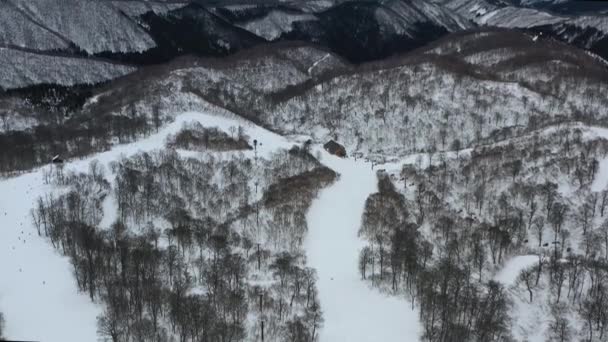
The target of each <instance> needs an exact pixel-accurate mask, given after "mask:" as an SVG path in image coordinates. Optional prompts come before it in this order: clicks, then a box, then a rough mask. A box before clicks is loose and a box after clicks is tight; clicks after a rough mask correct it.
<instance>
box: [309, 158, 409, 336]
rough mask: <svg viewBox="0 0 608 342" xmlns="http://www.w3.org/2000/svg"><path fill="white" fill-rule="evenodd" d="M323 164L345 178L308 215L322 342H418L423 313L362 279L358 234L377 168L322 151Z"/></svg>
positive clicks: (373, 187)
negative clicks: (321, 317) (320, 316)
mask: <svg viewBox="0 0 608 342" xmlns="http://www.w3.org/2000/svg"><path fill="white" fill-rule="evenodd" d="M321 162H322V163H323V164H325V165H326V166H328V167H329V168H331V169H333V170H334V171H336V172H338V173H339V174H340V178H339V179H338V180H337V181H336V183H334V184H332V185H331V186H329V187H328V188H326V189H323V190H322V191H321V192H320V194H319V197H318V198H317V199H316V200H315V201H314V202H313V204H312V206H311V208H310V210H309V212H308V215H307V222H308V235H307V239H306V251H307V258H308V265H309V266H310V267H314V268H315V269H316V270H317V275H318V281H317V287H318V290H319V300H320V303H321V309H322V310H323V318H324V319H325V322H324V324H323V328H322V329H321V331H320V332H319V333H320V335H319V341H320V342H392V341H401V342H405V341H408V342H409V341H418V339H419V332H420V323H419V319H418V311H417V310H416V309H414V310H412V308H411V303H409V302H408V301H407V300H405V299H403V298H398V297H395V296H387V295H384V294H382V293H380V292H379V291H378V290H376V289H372V288H370V287H369V286H368V285H367V283H366V282H364V281H363V280H362V279H361V276H360V274H359V271H358V267H357V263H358V259H359V251H360V250H361V248H363V246H364V241H362V240H361V239H359V237H358V236H357V232H358V231H359V227H360V225H361V218H362V215H363V209H364V207H365V200H366V199H367V197H368V196H369V195H370V194H372V193H374V192H376V191H377V179H376V175H375V171H373V170H371V164H369V163H366V162H363V161H357V162H355V161H354V160H352V159H341V158H338V157H334V156H332V155H330V154H328V153H325V152H324V151H322V159H321Z"/></svg>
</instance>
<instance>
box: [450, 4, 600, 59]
mask: <svg viewBox="0 0 608 342" xmlns="http://www.w3.org/2000/svg"><path fill="white" fill-rule="evenodd" d="M440 2H441V4H442V5H444V6H446V7H448V8H450V9H452V10H454V11H455V12H456V13H459V14H461V15H463V16H464V17H466V18H469V19H471V20H473V21H474V22H476V23H477V24H478V25H480V26H495V27H505V28H518V29H526V30H530V31H531V32H534V33H536V34H544V35H545V36H547V37H552V38H555V39H558V40H560V41H563V42H566V43H568V44H572V45H574V46H577V47H581V48H584V49H587V50H590V51H592V52H594V53H596V54H598V55H600V56H602V57H603V58H605V59H607V58H608V14H607V13H608V12H606V10H607V9H608V7H600V8H599V9H597V8H595V7H594V10H593V11H591V10H589V11H583V10H581V11H580V12H579V11H576V10H574V9H571V10H570V9H567V7H566V8H563V9H562V10H561V11H554V10H552V7H551V6H549V5H548V4H546V3H545V2H542V1H541V2H521V3H518V4H514V3H512V2H507V1H486V0H475V1H462V0H447V1H440ZM560 5H565V3H560ZM599 6H602V5H601V4H598V7H599ZM602 9H603V10H602Z"/></svg>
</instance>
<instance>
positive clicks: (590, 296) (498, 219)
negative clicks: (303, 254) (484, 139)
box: [359, 125, 608, 341]
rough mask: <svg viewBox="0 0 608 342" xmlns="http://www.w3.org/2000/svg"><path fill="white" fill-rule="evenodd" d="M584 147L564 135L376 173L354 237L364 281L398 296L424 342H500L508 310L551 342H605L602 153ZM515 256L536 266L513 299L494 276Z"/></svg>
mask: <svg viewBox="0 0 608 342" xmlns="http://www.w3.org/2000/svg"><path fill="white" fill-rule="evenodd" d="M588 137H589V135H588V134H587V133H585V132H583V131H581V130H580V129H578V128H575V127H574V128H571V127H568V126H567V125H566V126H565V127H564V128H563V129H559V130H556V131H550V132H548V133H541V134H534V135H531V136H529V137H523V138H520V139H514V140H512V141H511V142H509V143H503V144H496V145H488V146H485V147H479V148H475V149H473V150H472V151H471V152H470V153H467V154H465V155H459V154H457V153H455V152H451V154H449V155H448V154H445V153H437V154H435V155H431V154H428V157H427V160H423V159H421V158H419V159H418V160H417V161H416V162H415V163H414V164H413V165H405V166H404V168H403V169H402V171H401V173H398V174H393V175H388V174H385V173H379V174H378V175H379V183H378V188H379V191H378V193H376V194H373V195H371V196H370V197H369V198H368V200H367V203H366V209H365V214H364V218H363V223H362V226H361V229H360V235H361V236H362V237H363V238H364V239H365V240H366V241H367V242H368V245H367V247H365V248H364V249H363V250H362V251H361V254H360V263H359V265H360V271H361V276H362V278H363V279H367V280H368V281H370V282H371V283H372V284H373V285H374V286H376V287H379V288H381V289H383V290H384V291H387V292H389V293H402V292H405V293H406V294H407V296H408V297H410V298H411V301H412V303H413V305H415V306H416V307H417V309H418V310H419V311H420V317H421V321H422V324H423V327H424V329H423V330H424V333H423V339H424V340H425V341H509V340H510V339H511V338H512V337H513V336H512V335H511V334H512V333H513V329H512V324H515V323H517V322H513V321H514V320H517V319H519V318H518V317H517V316H515V317H514V316H512V315H513V312H514V311H513V309H514V306H515V303H514V301H521V302H522V303H527V304H525V305H531V306H532V309H530V310H534V309H533V308H534V307H542V308H543V310H546V311H547V312H550V313H551V317H552V318H551V319H552V320H551V322H550V323H549V324H548V325H547V327H546V329H547V336H549V339H550V340H551V341H569V340H572V339H575V338H579V337H580V338H581V339H582V340H584V341H603V340H604V339H605V337H606V328H607V327H606V324H608V304H607V303H608V301H606V288H605V281H606V279H607V278H606V277H608V249H607V248H608V240H607V234H608V233H607V232H606V226H607V224H606V222H607V221H608V220H607V219H606V218H605V217H604V215H606V211H605V209H606V206H607V203H608V200H607V198H608V189H605V190H602V191H595V190H591V185H592V182H593V180H594V179H595V178H596V177H595V176H596V174H597V172H598V162H597V160H598V159H599V158H604V157H605V156H606V154H607V152H608V143H607V142H606V140H604V139H601V138H588ZM564 181H565V183H564ZM558 182H560V183H558ZM395 184H396V185H395ZM389 218H390V219H389ZM521 254H532V255H538V260H539V261H538V262H537V263H536V265H534V266H532V267H529V268H527V269H525V270H523V271H522V273H521V274H520V276H519V277H518V279H517V281H516V289H515V296H513V295H512V294H510V293H509V292H508V290H509V289H507V288H505V287H504V285H503V284H500V283H498V282H496V281H495V280H494V279H493V273H494V272H495V270H497V269H499V268H500V266H501V265H503V264H504V263H505V261H506V260H507V259H509V258H511V257H513V256H515V255H521ZM517 305H521V304H517ZM573 319H577V320H580V321H582V322H585V324H584V326H580V327H578V326H573V325H572V324H571V323H570V321H571V320H573Z"/></svg>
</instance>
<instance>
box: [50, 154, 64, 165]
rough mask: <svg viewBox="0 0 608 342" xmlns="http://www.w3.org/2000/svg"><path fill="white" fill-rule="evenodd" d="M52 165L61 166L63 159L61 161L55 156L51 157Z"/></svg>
mask: <svg viewBox="0 0 608 342" xmlns="http://www.w3.org/2000/svg"><path fill="white" fill-rule="evenodd" d="M52 163H53V164H63V159H61V157H60V156H59V155H56V156H54V157H53V160H52Z"/></svg>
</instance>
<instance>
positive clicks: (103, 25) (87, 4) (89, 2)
mask: <svg viewBox="0 0 608 342" xmlns="http://www.w3.org/2000/svg"><path fill="white" fill-rule="evenodd" d="M11 1H14V3H15V5H16V6H17V7H19V9H20V10H22V11H23V12H24V13H26V14H27V15H28V16H29V17H31V18H32V19H33V20H35V21H36V22H37V23H39V25H40V26H42V27H44V28H46V29H47V30H49V31H51V32H56V33H57V34H58V35H60V36H61V37H64V38H65V39H67V40H69V41H70V42H72V43H74V44H75V45H76V46H77V47H79V48H80V49H82V50H84V51H86V52H88V53H96V52H102V51H112V52H131V51H144V50H147V49H149V48H151V47H154V46H155V44H154V41H153V40H152V38H151V37H150V36H149V35H148V34H147V33H146V32H145V31H144V30H143V29H142V28H141V27H139V26H138V25H137V24H136V23H135V22H134V21H132V20H131V19H130V18H129V17H127V16H124V15H120V13H119V12H118V11H117V10H116V9H115V8H112V7H111V6H110V4H108V3H105V2H103V1H93V0H84V1H81V0H38V1H27V0H11ZM33 48H35V47H33Z"/></svg>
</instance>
